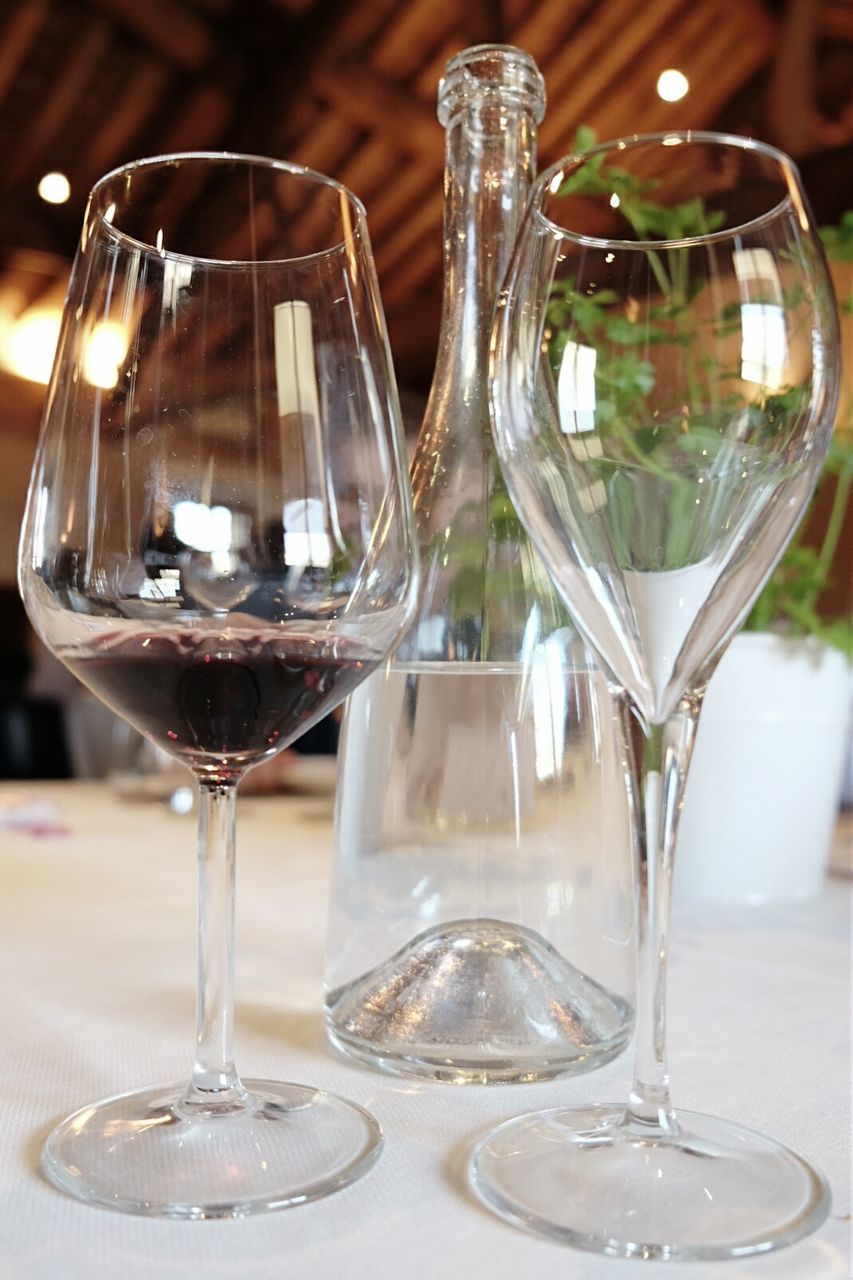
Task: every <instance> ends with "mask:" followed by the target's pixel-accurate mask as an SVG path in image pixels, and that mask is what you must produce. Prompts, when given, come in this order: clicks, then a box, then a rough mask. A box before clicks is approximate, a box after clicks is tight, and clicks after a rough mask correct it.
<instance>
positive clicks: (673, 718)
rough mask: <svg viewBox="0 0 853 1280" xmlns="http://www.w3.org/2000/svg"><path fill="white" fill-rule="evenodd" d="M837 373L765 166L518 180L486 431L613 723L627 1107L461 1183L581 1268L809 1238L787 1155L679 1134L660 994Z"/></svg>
mask: <svg viewBox="0 0 853 1280" xmlns="http://www.w3.org/2000/svg"><path fill="white" fill-rule="evenodd" d="M837 361H838V354H837V334H836V321H835V315H834V309H833V303H832V291H831V286H830V283H829V280H828V277H827V273H826V269H825V264H824V260H823V255H822V252H821V249H820V243H819V240H818V237H817V235H816V232H815V228H814V225H813V223H812V218H811V214H810V212H809V209H808V206H807V203H806V200H805V198H804V196H803V192H802V189H801V187H800V183H799V180H798V175H797V172H796V170H795V169H794V167H793V165H792V164H791V162H790V161H789V160H788V159H787V157H785V156H784V155H782V154H780V153H779V152H778V151H775V150H773V149H772V148H770V147H766V146H763V145H761V144H760V143H757V142H753V141H747V140H745V139H741V138H736V137H727V136H721V135H714V134H696V133H690V134H687V133H685V134H667V135H660V136H649V137H638V138H632V139H629V140H623V141H619V142H615V143H610V144H606V145H603V146H600V147H597V148H595V149H594V150H592V151H590V152H588V153H587V154H585V155H582V156H576V157H572V158H569V159H568V160H566V161H563V162H561V163H559V164H557V165H556V166H554V167H553V168H551V169H550V170H549V171H548V172H546V173H545V174H543V175H542V176H541V177H540V179H539V181H538V182H537V184H536V187H535V188H534V192H533V195H532V199H531V203H530V205H529V208H528V211H527V215H526V218H525V221H524V223H523V225H522V227H521V230H520V233H519V238H518V242H517V245H516V251H515V257H514V260H513V262H512V265H511V267H510V270H509V273H508V276H507V280H506V283H505V288H504V292H503V294H502V296H501V299H500V302H499V305H498V311H497V316H496V321H495V330H494V335H493V366H492V396H493V403H492V409H493V424H494V430H495V434H496V439H497V443H498V449H499V453H500V457H501V462H502V465H503V468H504V472H505V475H506V478H507V482H508V485H509V488H510V491H511V493H512V496H513V498H514V501H515V503H516V505H517V507H518V510H519V513H520V515H521V517H522V520H523V522H524V523H525V525H526V527H527V529H528V531H529V533H530V535H531V537H532V539H533V541H534V543H536V544H537V546H538V548H539V550H540V552H541V553H542V555H543V558H544V560H545V562H546V565H547V567H548V570H549V572H550V573H551V574H552V576H553V579H554V581H555V582H556V583H557V585H558V587H559V589H560V591H561V592H562V594H563V596H564V598H565V599H566V601H567V602H568V604H569V606H570V607H571V609H572V611H573V612H574V615H575V617H576V619H577V621H578V623H579V625H580V627H581V628H582V630H583V631H584V632H585V634H586V635H587V637H588V638H589V640H590V641H591V642H592V644H593V645H594V646H595V648H596V649H597V651H598V654H599V656H600V659H601V662H602V665H603V667H604V669H605V671H606V673H607V674H608V676H609V678H610V681H611V684H612V687H613V688H614V689H616V690H619V691H624V692H625V693H626V694H627V697H628V706H629V708H630V710H629V713H628V714H627V716H626V729H627V731H628V733H629V734H630V735H631V737H632V738H633V742H634V746H635V751H634V753H633V754H634V760H635V763H634V766H633V773H634V777H633V780H632V781H631V782H630V786H629V790H630V793H631V796H632V802H633V806H634V823H635V834H636V843H637V849H638V855H639V858H638V865H639V876H638V895H639V902H638V908H639V910H638V917H639V923H638V930H639V972H638V1007H637V1044H636V1067H635V1077H634V1083H633V1086H632V1088H631V1091H630V1095H629V1098H628V1101H627V1104H622V1105H599V1106H589V1107H581V1108H573V1109H564V1108H561V1109H557V1110H552V1111H543V1112H538V1113H534V1114H532V1115H528V1116H522V1117H520V1118H518V1119H515V1120H511V1121H508V1122H507V1123H506V1124H504V1125H502V1126H501V1127H500V1128H499V1129H497V1130H496V1131H495V1132H494V1133H492V1134H490V1135H489V1136H488V1137H486V1138H485V1139H483V1141H482V1142H481V1143H480V1144H479V1146H478V1148H477V1150H476V1152H475V1155H474V1162H473V1166H472V1179H473V1183H474V1186H475V1187H476V1188H477V1190H478V1191H479V1193H480V1194H481V1195H482V1196H483V1198H484V1199H485V1200H486V1201H487V1203H489V1204H490V1205H491V1206H492V1207H493V1208H495V1209H496V1210H497V1211H498V1212H499V1213H500V1214H502V1215H503V1216H505V1217H508V1218H510V1219H512V1220H514V1221H516V1222H518V1223H521V1224H523V1225H525V1226H526V1227H528V1228H530V1229H532V1230H534V1231H539V1232H541V1233H544V1234H547V1235H551V1236H556V1237H559V1238H562V1239H564V1240H566V1241H568V1242H570V1243H573V1244H575V1245H578V1246H580V1247H582V1248H585V1249H589V1250H594V1251H597V1252H601V1253H606V1254H612V1255H624V1256H639V1257H644V1258H649V1257H652V1258H663V1259H667V1258H685V1259H690V1258H721V1257H730V1256H738V1255H744V1254H749V1253H755V1252H763V1251H766V1250H769V1249H773V1248H777V1247H779V1246H781V1245H784V1244H787V1243H789V1242H790V1241H792V1240H796V1239H798V1238H799V1237H800V1236H803V1235H805V1234H806V1233H807V1232H809V1231H811V1230H813V1229H814V1228H815V1227H816V1226H817V1225H818V1224H819V1223H820V1222H821V1221H822V1220H823V1219H824V1217H825V1216H826V1214H827V1212H828V1207H829V1195H828V1191H827V1188H826V1186H825V1184H824V1182H823V1179H822V1178H821V1177H820V1176H819V1175H818V1174H817V1173H815V1172H814V1171H813V1170H812V1169H811V1168H810V1167H809V1165H808V1164H807V1163H806V1162H805V1161H804V1160H803V1159H801V1158H800V1157H799V1156H798V1155H796V1154H794V1153H793V1152H791V1151H789V1150H787V1149H786V1148H784V1147H782V1146H780V1145H779V1144H777V1143H776V1142H774V1141H772V1140H771V1139H769V1138H765V1137H762V1136H760V1135H758V1134H755V1133H752V1132H750V1131H748V1130H745V1129H742V1128H740V1127H739V1126H736V1125H734V1124H731V1123H728V1122H726V1121H723V1120H716V1119H712V1118H710V1117H707V1116H701V1115H695V1114H690V1113H687V1112H681V1113H679V1114H678V1115H676V1113H675V1111H674V1110H673V1108H672V1105H671V1103H670V1096H669V1079H668V1072H667V1064H666V1057H665V1046H664V982H665V970H666V948H667V931H668V919H669V903H670V885H671V876H672V865H673V852H674V845H675V835H676V828H677V825H678V815H679V810H680V807H681V800H682V794H683V787H684V779H685V773H686V770H687V766H688V761H689V758H690V751H691V746H692V742H693V737H694V733H695V729H696V723H697V719H698V716H699V711H700V707H701V704H702V697H703V693H704V690H705V686H706V684H707V681H708V679H709V677H710V675H711V673H712V671H713V669H714V666H715V664H716V662H717V661H718V659H719V657H720V655H721V653H722V651H723V649H724V648H725V645H726V644H727V642H728V640H729V639H730V638H731V636H732V633H733V632H734V631H735V630H736V628H737V626H738V625H739V623H740V622H741V621H742V620H743V618H744V617H745V615H746V613H747V611H748V609H749V607H750V604H751V602H752V600H753V599H754V598H755V596H756V594H757V593H758V591H759V590H760V588H761V586H762V584H763V583H764V581H765V580H766V578H767V576H768V575H769V573H770V572H771V570H772V568H773V565H774V564H775V562H776V560H777V559H778V557H779V556H780V555H781V553H782V551H783V549H784V547H785V544H786V542H787V541H788V538H789V536H790V535H791V533H792V531H793V529H794V527H795V525H796V523H797V521H798V520H799V518H800V516H801V514H802V512H803V510H804V507H805V505H806V503H807V501H808V498H809V496H810V494H811V492H812V488H813V486H814V484H815V481H816V478H817V475H818V472H819V469H820V466H821V462H822V460H823V457H824V454H825V451H826V448H827V444H828V440H829V435H830V431H831V427H832V420H833V415H834V405H835V397H836V387H837ZM629 772H630V771H629ZM720 803H721V804H725V796H721V797H720Z"/></svg>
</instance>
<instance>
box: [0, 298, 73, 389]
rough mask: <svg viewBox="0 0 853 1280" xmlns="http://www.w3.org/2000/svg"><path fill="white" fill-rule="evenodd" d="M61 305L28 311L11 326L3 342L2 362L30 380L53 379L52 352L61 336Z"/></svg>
mask: <svg viewBox="0 0 853 1280" xmlns="http://www.w3.org/2000/svg"><path fill="white" fill-rule="evenodd" d="M61 321H62V312H61V311H60V310H59V308H54V307H51V308H46V307H40V308H34V309H33V310H32V311H25V312H24V314H23V315H22V316H19V317H18V319H17V320H16V321H15V323H14V324H13V325H12V326H11V327H10V328H9V330H8V332H7V333H6V335H5V340H4V342H3V352H2V356H3V364H4V365H5V366H6V368H7V369H8V370H9V371H10V372H11V373H14V374H16V375H17V377H19V378H26V379H27V381H29V382H42V383H48V382H50V371H51V369H52V368H53V354H54V352H55V350H56V343H57V340H58V338H59V326H60V323H61Z"/></svg>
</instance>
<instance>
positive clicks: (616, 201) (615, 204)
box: [610, 191, 622, 209]
mask: <svg viewBox="0 0 853 1280" xmlns="http://www.w3.org/2000/svg"><path fill="white" fill-rule="evenodd" d="M621 203H622V201H621V199H620V198H619V196H617V194H616V192H615V191H614V192H613V195H612V196H611V197H610V208H611V209H618V208H619V206H620V204H621Z"/></svg>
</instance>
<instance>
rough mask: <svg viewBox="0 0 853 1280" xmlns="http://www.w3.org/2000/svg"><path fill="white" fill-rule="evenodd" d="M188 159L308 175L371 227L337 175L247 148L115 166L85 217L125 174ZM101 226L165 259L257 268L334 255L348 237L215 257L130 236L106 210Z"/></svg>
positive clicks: (179, 154) (162, 155) (91, 200)
mask: <svg viewBox="0 0 853 1280" xmlns="http://www.w3.org/2000/svg"><path fill="white" fill-rule="evenodd" d="M186 161H190V162H194V161H212V162H214V163H217V164H228V163H231V164H233V163H234V162H235V161H236V162H237V163H238V164H240V165H244V166H245V167H246V168H249V167H252V166H253V167H255V168H258V169H277V170H279V171H280V172H281V173H288V174H291V175H292V176H294V177H299V178H308V179H310V180H311V181H313V182H315V183H316V184H317V185H318V186H325V187H329V188H330V189H331V190H333V191H337V192H339V193H340V194H341V195H342V196H344V197H345V198H346V200H347V201H348V202H349V204H350V206H351V207H352V209H353V211H354V212H355V215H356V219H355V220H356V223H357V226H358V231H359V234H360V235H362V236H363V235H364V234H365V232H366V226H367V213H366V210H365V207H364V204H363V203H362V201H361V200H360V199H359V198H358V196H357V195H355V193H354V192H352V191H351V190H350V188H349V187H347V186H345V185H344V183H342V182H338V180H337V179H336V178H330V177H329V175H328V174H326V173H321V172H320V171H319V169H311V168H309V167H308V166H307V165H302V164H295V163H293V162H292V161H290V160H278V159H276V158H275V157H273V156H264V155H255V154H253V153H251V152H245V151H173V152H162V153H160V154H158V155H152V156H142V157H140V158H139V159H138V160H130V161H128V162H127V163H126V164H120V165H117V166H116V167H115V168H114V169H110V170H109V171H108V172H107V173H105V174H104V175H103V176H102V177H100V178H99V179H98V181H97V182H96V183H95V184H94V186H93V187H92V189H91V191H90V192H89V199H88V204H87V212H86V216H85V219H84V222H85V225H86V226H87V227H88V225H89V220H90V216H91V212H92V211H93V208H94V205H95V201H96V200H97V199H98V197H99V196H100V195H101V194H102V192H103V191H104V190H105V189H106V188H107V187H108V185H109V184H110V183H111V182H114V181H115V179H116V178H119V177H122V176H124V175H128V176H131V175H133V174H134V173H136V172H138V171H141V170H155V169H166V168H169V167H170V166H175V167H177V166H178V165H179V164H182V163H184V162H186ZM98 225H99V227H100V228H102V229H104V228H105V229H106V230H107V231H108V233H109V236H110V237H111V238H112V239H114V240H117V241H118V242H120V243H122V244H125V245H128V246H132V247H133V248H135V249H143V250H145V252H146V253H153V254H156V255H157V257H158V258H162V259H164V260H171V261H178V262H197V263H204V264H209V265H211V266H216V267H241V268H245V267H248V266H250V267H252V268H253V269H257V268H262V267H275V266H279V267H280V266H282V265H283V264H284V263H299V262H311V261H314V260H317V259H320V258H326V257H330V256H332V255H334V254H337V253H340V251H341V249H342V248H344V246H345V245H346V242H347V238H346V237H344V238H343V239H341V240H339V241H337V243H335V244H332V245H329V246H328V247H327V248H325V249H317V250H315V251H313V252H312V253H303V254H294V255H292V256H289V257H286V258H211V257H206V256H204V255H199V254H194V253H183V252H180V251H178V250H175V249H166V248H163V249H159V248H158V247H157V245H155V244H151V243H149V242H148V241H147V240H140V239H139V238H138V237H137V236H132V235H130V234H129V233H128V232H127V231H122V230H121V228H120V227H116V226H114V225H113V224H112V223H111V222H109V221H107V219H106V217H105V211H103V210H102V211H100V212H99V216H98Z"/></svg>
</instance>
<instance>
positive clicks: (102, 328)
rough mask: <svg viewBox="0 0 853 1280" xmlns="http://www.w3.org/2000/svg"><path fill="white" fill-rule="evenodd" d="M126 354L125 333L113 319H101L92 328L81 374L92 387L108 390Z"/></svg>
mask: <svg viewBox="0 0 853 1280" xmlns="http://www.w3.org/2000/svg"><path fill="white" fill-rule="evenodd" d="M126 354H127V334H126V333H125V331H124V329H123V328H122V327H121V325H120V324H116V322H115V321H114V320H102V321H101V322H100V324H96V325H95V327H94V329H93V330H92V332H91V334H90V336H89V340H88V342H87V343H86V346H85V348H84V354H83V376H84V377H85V379H86V381H87V382H90V383H91V384H92V386H93V387H103V388H104V390H109V388H110V387H114V386H115V384H116V383H117V382H118V373H119V366H120V365H121V363H122V361H123V360H124V357H125V355H126Z"/></svg>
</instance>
